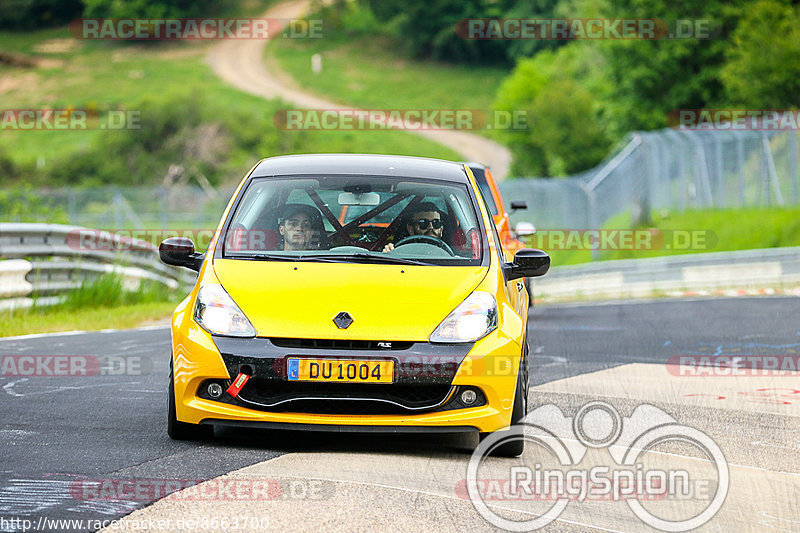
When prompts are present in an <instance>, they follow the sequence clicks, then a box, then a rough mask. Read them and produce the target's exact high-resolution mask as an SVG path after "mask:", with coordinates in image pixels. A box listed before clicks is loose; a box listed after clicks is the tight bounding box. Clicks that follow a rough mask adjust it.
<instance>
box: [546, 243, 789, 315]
mask: <svg viewBox="0 0 800 533" xmlns="http://www.w3.org/2000/svg"><path fill="white" fill-rule="evenodd" d="M799 287H800V247H787V248H768V249H762V250H743V251H736V252H714V253H703V254H688V255H674V256H665V257H653V258H647V259H623V260H617V261H601V262H596V263H587V264H585V265H575V266H565V267H553V268H552V269H551V270H550V272H549V273H548V274H547V275H546V276H545V277H543V278H541V279H536V280H534V292H535V297H536V299H537V300H541V301H548V302H549V301H569V300H582V299H623V298H649V297H659V296H683V295H686V294H687V293H688V292H698V293H703V292H708V293H712V292H715V291H723V292H724V291H748V290H757V289H778V290H779V291H782V290H784V289H790V290H794V291H797V289H798V288H799ZM795 293H796V292H795Z"/></svg>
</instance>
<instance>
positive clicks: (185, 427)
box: [167, 371, 214, 440]
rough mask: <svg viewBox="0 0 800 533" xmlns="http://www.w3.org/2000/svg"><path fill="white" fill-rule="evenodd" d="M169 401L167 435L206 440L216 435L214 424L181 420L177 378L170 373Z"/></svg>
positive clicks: (173, 438) (180, 438)
mask: <svg viewBox="0 0 800 533" xmlns="http://www.w3.org/2000/svg"><path fill="white" fill-rule="evenodd" d="M167 394H168V399H167V402H168V404H169V407H168V408H167V435H169V437H170V438H171V439H172V440H204V439H208V438H210V437H213V436H214V426H203V425H200V424H190V423H188V422H181V421H179V420H178V417H177V415H176V412H175V379H174V378H173V376H172V372H171V371H170V373H169V391H168V393H167Z"/></svg>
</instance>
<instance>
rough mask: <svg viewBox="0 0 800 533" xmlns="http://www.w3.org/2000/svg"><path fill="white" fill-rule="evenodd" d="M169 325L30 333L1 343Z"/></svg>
mask: <svg viewBox="0 0 800 533" xmlns="http://www.w3.org/2000/svg"><path fill="white" fill-rule="evenodd" d="M169 327H170V326H169V324H164V325H161V326H142V327H139V328H121V329H101V330H95V331H85V330H76V331H54V332H52V333H29V334H28V335H17V336H15V337H0V342H3V341H10V340H18V339H39V338H46V337H62V336H70V335H83V334H85V333H117V332H120V331H152V330H156V329H169Z"/></svg>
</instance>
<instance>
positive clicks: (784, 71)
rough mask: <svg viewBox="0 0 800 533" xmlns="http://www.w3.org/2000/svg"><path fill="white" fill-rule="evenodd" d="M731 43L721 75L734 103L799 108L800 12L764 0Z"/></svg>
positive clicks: (762, 106) (757, 4)
mask: <svg viewBox="0 0 800 533" xmlns="http://www.w3.org/2000/svg"><path fill="white" fill-rule="evenodd" d="M731 40H732V42H731V45H730V47H729V48H728V49H727V50H726V52H725V57H726V59H727V62H726V64H725V66H724V67H723V69H722V72H721V75H722V81H723V83H724V86H725V90H726V92H727V96H728V98H729V100H730V103H731V104H733V105H741V106H746V107H750V108H765V109H782V108H786V107H795V108H797V107H798V106H800V7H798V6H795V7H792V6H790V5H787V4H786V3H785V2H779V1H777V0H760V1H758V2H756V3H755V4H754V5H753V6H752V7H750V9H748V11H747V13H746V14H745V15H744V17H743V18H742V20H741V22H740V23H739V26H738V27H737V28H736V31H735V32H734V33H733V36H732V39H731Z"/></svg>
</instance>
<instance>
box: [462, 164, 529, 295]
mask: <svg viewBox="0 0 800 533" xmlns="http://www.w3.org/2000/svg"><path fill="white" fill-rule="evenodd" d="M465 165H467V166H468V167H469V169H470V170H471V171H472V175H473V176H475V181H476V182H477V184H478V188H479V189H480V191H481V193H482V196H483V201H484V202H485V203H486V207H487V208H488V209H489V213H491V215H492V218H493V219H494V224H495V226H497V233H498V234H499V235H500V240H502V241H503V246H504V247H505V249H506V251H507V252H508V257H509V258H511V257H514V254H515V253H516V252H517V250H519V249H521V248H525V247H526V245H525V243H523V242H522V241H521V240H519V238H518V235H517V232H516V231H514V230H513V229H511V216H510V214H509V212H508V211H506V208H505V204H503V197H502V196H500V189H498V188H497V183H495V181H494V177H492V172H491V171H490V170H489V168H488V167H487V166H486V165H484V164H482V163H465ZM517 209H528V203H527V202H526V201H524V200H518V201H514V202H511V211H516V210H517ZM522 224H526V225H527V226H529V227H530V230H529V231H530V232H531V233H533V232H535V231H536V230H535V229H534V227H533V225H532V224H527V223H523V222H520V226H521V225H522ZM526 229H527V228H526ZM521 231H522V228H521V227H520V233H521ZM525 284H526V285H527V288H528V294H529V295H530V303H531V305H533V285H532V283H531V280H530V279H527V278H526V279H525Z"/></svg>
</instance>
